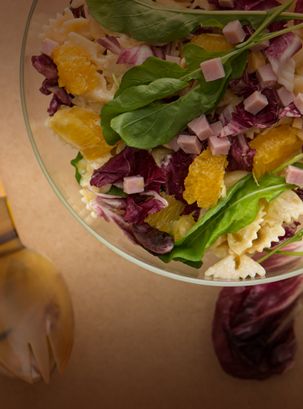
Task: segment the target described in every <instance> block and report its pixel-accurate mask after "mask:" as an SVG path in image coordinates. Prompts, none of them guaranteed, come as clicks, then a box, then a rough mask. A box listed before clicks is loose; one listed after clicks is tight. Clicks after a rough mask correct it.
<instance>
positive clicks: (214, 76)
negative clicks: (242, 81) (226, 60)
mask: <svg viewBox="0 0 303 409" xmlns="http://www.w3.org/2000/svg"><path fill="white" fill-rule="evenodd" d="M200 67H201V70H202V73H203V75H204V78H205V81H207V82H210V81H216V80H218V79H220V78H224V77H225V71H224V67H223V64H222V61H221V58H212V59H211V60H207V61H204V62H202V63H201V65H200Z"/></svg>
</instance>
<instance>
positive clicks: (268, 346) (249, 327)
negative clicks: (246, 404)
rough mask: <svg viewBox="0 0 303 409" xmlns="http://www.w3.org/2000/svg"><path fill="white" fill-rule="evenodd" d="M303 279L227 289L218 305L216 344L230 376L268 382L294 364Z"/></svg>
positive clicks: (219, 355)
mask: <svg viewBox="0 0 303 409" xmlns="http://www.w3.org/2000/svg"><path fill="white" fill-rule="evenodd" d="M302 285H303V276H299V277H296V278H291V279H288V280H284V281H280V282H276V283H271V284H265V285H256V286H251V287H235V288H224V289H223V290H222V291H221V293H220V295H219V298H218V300H217V305H216V311H215V316H214V321H213V331H212V339H213V344H214V349H215V352H216V355H217V358H218V360H219V362H220V364H221V366H222V368H223V370H224V371H225V372H227V373H228V374H230V375H232V376H234V377H238V378H242V379H259V380H261V379H266V378H269V377H271V376H273V375H277V374H281V373H283V372H284V371H285V370H287V369H288V368H290V367H291V366H292V364H293V362H294V357H295V353H296V349H297V344H296V338H295V332H294V316H295V313H296V310H297V308H296V307H297V305H298V302H299V299H300V296H301V293H302Z"/></svg>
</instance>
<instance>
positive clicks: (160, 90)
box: [101, 78, 188, 145]
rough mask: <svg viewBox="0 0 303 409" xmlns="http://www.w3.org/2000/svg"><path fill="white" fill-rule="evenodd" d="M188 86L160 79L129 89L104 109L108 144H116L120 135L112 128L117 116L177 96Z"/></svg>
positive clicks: (182, 82) (170, 79) (102, 113)
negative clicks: (112, 122) (112, 121)
mask: <svg viewBox="0 0 303 409" xmlns="http://www.w3.org/2000/svg"><path fill="white" fill-rule="evenodd" d="M187 85H188V82H186V81H182V80H179V79H176V78H159V79H155V80H154V81H152V82H150V83H149V84H146V85H137V86H133V87H129V88H127V89H125V90H124V91H123V92H121V93H120V94H119V95H118V96H117V97H116V98H115V99H114V100H113V101H111V102H109V103H108V104H107V105H105V107H104V108H103V109H102V112H101V118H102V120H101V125H102V129H103V133H104V136H105V138H106V140H107V142H108V143H110V144H112V145H113V144H115V143H116V142H117V141H118V140H119V139H120V137H119V135H118V134H117V133H115V132H114V130H113V129H112V127H111V120H112V118H114V117H115V116H117V115H119V114H122V113H124V112H128V111H134V110H137V109H139V108H141V107H144V106H146V105H149V104H151V103H152V102H154V101H156V100H159V99H163V98H166V97H169V96H172V95H174V94H176V93H177V92H178V91H181V90H182V89H183V88H185V87H186V86H187Z"/></svg>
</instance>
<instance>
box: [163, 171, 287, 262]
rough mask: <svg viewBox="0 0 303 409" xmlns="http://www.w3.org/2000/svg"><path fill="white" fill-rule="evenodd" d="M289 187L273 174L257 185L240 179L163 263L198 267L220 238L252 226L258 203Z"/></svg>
mask: <svg viewBox="0 0 303 409" xmlns="http://www.w3.org/2000/svg"><path fill="white" fill-rule="evenodd" d="M291 188H292V185H289V184H287V183H286V182H285V179H284V178H283V177H280V176H275V175H272V174H268V175H265V176H264V177H263V178H262V179H261V180H260V181H259V185H257V184H256V182H255V181H254V179H253V177H252V175H248V176H246V177H245V178H244V179H241V180H240V181H239V182H238V183H237V184H236V185H235V186H234V187H233V188H232V189H231V190H230V191H229V192H228V195H227V197H226V198H225V199H222V200H221V201H220V202H219V203H218V205H217V206H216V207H215V208H213V209H210V210H209V211H208V212H207V213H206V214H205V215H204V217H202V218H201V219H200V220H199V221H198V222H197V223H196V224H195V225H194V226H193V228H192V229H191V230H190V231H189V232H188V234H187V235H186V236H185V237H184V238H183V239H182V240H179V241H178V242H176V244H175V247H174V249H173V250H172V251H171V252H170V253H169V254H166V255H165V256H163V257H161V258H162V260H163V261H165V262H168V261H171V260H176V259H177V260H180V261H183V262H185V263H188V262H190V263H191V265H195V264H196V265H197V266H199V265H200V264H201V260H202V257H203V255H204V253H205V251H206V250H207V249H208V248H209V247H210V246H211V245H212V244H213V243H214V242H215V241H216V240H217V239H218V238H219V237H220V236H222V235H223V234H226V233H234V232H237V231H239V230H240V229H242V228H243V227H245V226H247V225H249V224H250V223H252V222H253V221H254V220H255V218H256V216H257V213H258V211H259V208H260V205H259V202H260V200H261V199H265V200H267V201H268V202H269V201H271V200H273V199H275V198H276V197H277V196H279V195H280V194H281V193H282V192H284V191H286V190H288V189H291Z"/></svg>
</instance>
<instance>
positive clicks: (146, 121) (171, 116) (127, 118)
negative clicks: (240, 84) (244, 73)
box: [110, 64, 232, 149]
mask: <svg viewBox="0 0 303 409" xmlns="http://www.w3.org/2000/svg"><path fill="white" fill-rule="evenodd" d="M231 72H232V70H231V65H230V64H226V65H225V77H224V78H222V79H220V80H217V81H212V82H205V81H204V80H203V79H201V81H200V82H201V83H200V84H199V85H197V86H196V87H194V88H193V89H192V90H191V91H189V92H188V93H187V94H186V95H184V96H182V97H180V98H178V99H177V100H176V101H173V102H171V103H159V102H157V103H153V104H151V105H149V106H147V107H144V108H141V109H138V110H136V111H131V112H125V113H123V114H121V115H118V116H116V117H115V118H114V119H112V121H111V123H110V126H111V128H113V129H114V131H115V132H116V133H117V134H119V135H120V137H121V138H122V139H123V141H124V142H125V143H126V144H127V145H128V146H132V147H136V148H140V149H151V148H154V147H156V146H159V145H163V144H165V143H167V142H169V141H170V140H171V139H172V138H174V137H175V136H176V135H177V134H178V133H179V132H180V131H181V130H182V129H184V128H185V127H186V125H187V124H188V122H189V121H191V120H192V119H194V118H197V117H198V116H199V115H201V114H203V113H207V112H210V111H212V110H213V109H214V107H215V106H216V105H217V103H218V102H219V100H220V99H221V96H222V94H223V93H224V91H225V89H226V87H227V85H228V80H229V78H230V76H231Z"/></svg>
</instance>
